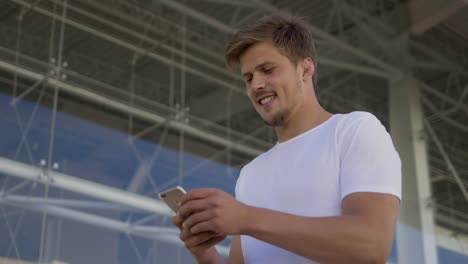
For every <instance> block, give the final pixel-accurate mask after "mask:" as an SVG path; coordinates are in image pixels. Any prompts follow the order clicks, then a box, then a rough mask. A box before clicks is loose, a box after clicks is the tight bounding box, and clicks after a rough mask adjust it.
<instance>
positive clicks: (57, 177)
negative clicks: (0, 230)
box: [0, 157, 171, 215]
mask: <svg viewBox="0 0 468 264" xmlns="http://www.w3.org/2000/svg"><path fill="white" fill-rule="evenodd" d="M0 172H2V173H5V174H7V175H11V176H15V177H18V178H22V179H26V180H31V181H35V182H38V183H41V184H44V185H48V186H51V187H57V188H60V189H64V190H68V191H71V192H75V193H80V194H84V195H87V196H91V197H94V198H98V199H102V200H105V201H109V202H114V203H117V204H122V205H126V206H130V207H134V208H138V209H141V210H145V211H148V212H152V213H157V214H162V215H170V214H171V210H170V209H169V208H168V207H167V205H165V204H164V203H163V202H161V201H160V200H156V199H152V198H149V197H146V196H142V195H138V194H135V193H131V192H127V191H123V190H120V189H117V188H113V187H110V186H107V185H104V184H100V183H96V182H92V181H88V180H84V179H80V178H77V177H73V176H69V175H66V174H63V173H59V172H55V171H47V170H45V169H44V168H40V167H35V166H31V165H27V164H24V163H21V162H17V161H13V160H10V159H6V158H1V157H0Z"/></svg>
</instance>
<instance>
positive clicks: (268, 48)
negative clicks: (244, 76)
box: [239, 43, 281, 73]
mask: <svg viewBox="0 0 468 264" xmlns="http://www.w3.org/2000/svg"><path fill="white" fill-rule="evenodd" d="M262 44H263V43H259V44H256V45H254V46H252V47H250V48H249V49H248V50H246V51H245V53H244V54H242V56H241V57H240V58H239V62H240V68H241V71H242V73H244V72H248V71H253V70H254V69H255V68H257V67H259V66H262V65H265V64H268V63H274V62H275V61H278V60H281V53H280V52H279V51H278V50H277V49H276V47H275V46H273V45H268V44H264V45H262Z"/></svg>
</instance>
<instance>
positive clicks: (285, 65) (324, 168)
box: [173, 16, 401, 263]
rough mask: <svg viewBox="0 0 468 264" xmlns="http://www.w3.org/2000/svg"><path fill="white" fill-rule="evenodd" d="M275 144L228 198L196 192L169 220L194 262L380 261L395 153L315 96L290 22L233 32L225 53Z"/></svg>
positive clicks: (357, 117)
mask: <svg viewBox="0 0 468 264" xmlns="http://www.w3.org/2000/svg"><path fill="white" fill-rule="evenodd" d="M226 58H227V61H228V63H229V64H233V63H239V64H240V68H241V72H242V76H243V77H244V79H245V82H246V86H247V95H248V97H249V98H250V100H251V102H252V105H253V106H254V107H255V109H256V111H257V112H258V113H259V115H260V116H261V118H262V119H263V120H264V121H265V123H266V124H267V125H270V126H273V127H274V129H275V131H276V135H277V138H278V143H277V144H276V145H275V146H274V147H273V148H272V149H270V150H269V151H267V152H266V153H264V154H262V155H260V156H259V157H257V158H255V159H254V160H253V161H252V162H250V163H249V164H247V165H246V166H245V167H244V168H242V170H241V173H240V176H239V179H238V181H237V184H236V198H237V199H234V198H233V197H231V196H230V195H229V194H227V193H225V192H222V191H220V190H216V189H196V190H192V191H190V192H188V193H187V194H186V195H185V196H184V197H183V199H182V200H181V207H180V209H179V211H178V212H177V214H176V216H175V217H174V218H173V222H174V224H176V225H177V226H178V227H179V228H180V229H181V235H180V237H181V239H182V240H183V241H184V243H185V245H186V247H187V248H188V249H189V251H190V252H191V253H192V255H193V256H194V257H195V258H196V260H197V261H198V262H199V263H224V259H223V258H222V257H221V256H220V255H219V254H218V253H217V251H216V249H215V248H214V245H215V244H217V243H218V242H220V241H221V240H223V239H224V238H225V237H226V236H227V235H232V236H233V239H232V244H231V251H230V255H229V260H228V263H317V262H323V263H385V262H386V260H387V258H388V256H389V254H390V249H391V245H392V241H393V233H394V228H395V224H396V220H397V215H398V209H399V206H400V196H401V169H400V159H399V157H398V154H397V152H396V151H395V149H394V147H393V144H392V141H391V139H390V136H389V135H388V133H387V132H386V130H385V128H384V127H383V126H382V125H381V123H380V122H379V121H378V120H377V119H376V118H375V117H374V116H373V115H371V114H369V113H366V112H353V113H350V114H335V115H332V114H330V113H328V112H327V111H325V110H324V109H323V108H322V107H321V106H320V104H319V103H318V101H317V99H316V96H315V91H314V90H315V84H316V63H315V58H316V57H315V49H314V45H313V42H312V36H311V34H310V32H308V30H306V28H305V27H304V26H303V24H302V23H301V22H300V21H298V20H296V19H290V18H283V17H278V16H270V17H265V18H262V19H260V20H258V21H257V22H255V23H254V24H252V25H250V26H247V27H245V28H243V29H241V30H240V31H239V32H238V33H236V34H235V35H234V37H233V39H232V41H231V42H230V43H229V45H228V47H227V51H226Z"/></svg>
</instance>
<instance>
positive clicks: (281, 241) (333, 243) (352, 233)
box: [245, 207, 386, 263]
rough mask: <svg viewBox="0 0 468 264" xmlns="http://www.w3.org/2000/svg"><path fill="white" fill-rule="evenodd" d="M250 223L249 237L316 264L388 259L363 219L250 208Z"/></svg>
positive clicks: (372, 231) (369, 224) (376, 236)
mask: <svg viewBox="0 0 468 264" xmlns="http://www.w3.org/2000/svg"><path fill="white" fill-rule="evenodd" d="M249 219H254V220H252V221H250V222H249V226H248V227H247V228H246V230H245V234H246V235H249V236H252V237H255V238H257V239H259V240H262V241H265V242H267V243H270V244H273V245H276V246H279V247H281V248H284V249H286V250H288V251H291V252H294V253H296V254H299V255H302V256H304V257H306V258H310V259H313V260H316V261H320V262H333V263H376V262H377V263H379V262H380V261H382V260H381V259H382V257H381V256H382V255H385V254H382V247H381V246H380V245H381V244H382V241H378V240H379V239H380V238H381V236H379V234H378V233H376V232H378V230H377V231H376V230H375V228H372V224H371V223H368V222H366V221H365V220H364V219H363V218H361V217H356V216H338V217H320V218H311V217H302V216H295V215H290V214H284V213H280V212H276V211H272V210H268V209H262V208H254V207H251V208H250V212H249ZM385 261H386V260H383V262H385Z"/></svg>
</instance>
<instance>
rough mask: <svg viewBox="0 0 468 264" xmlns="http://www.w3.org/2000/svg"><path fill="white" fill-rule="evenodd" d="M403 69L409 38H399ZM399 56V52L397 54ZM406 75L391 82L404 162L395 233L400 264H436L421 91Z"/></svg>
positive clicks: (394, 129) (393, 122) (393, 126)
mask: <svg viewBox="0 0 468 264" xmlns="http://www.w3.org/2000/svg"><path fill="white" fill-rule="evenodd" d="M395 50H399V51H401V52H400V53H399V54H400V55H401V57H400V56H397V57H398V58H399V59H400V62H399V64H400V65H403V67H408V66H407V65H409V61H408V60H409V58H410V56H409V54H408V52H407V38H404V39H399V41H398V43H397V44H396V49H395ZM397 54H398V52H397ZM403 73H404V74H403V76H402V77H401V78H399V79H398V80H391V81H390V83H389V95H390V130H391V135H392V138H393V142H394V144H395V147H396V149H397V151H398V153H399V154H400V158H401V161H402V173H403V180H402V185H403V186H402V187H403V188H402V204H401V209H400V216H399V222H398V226H397V230H396V240H397V243H396V245H397V256H398V263H401V264H405V263H426V264H436V263H438V258H437V247H436V240H435V234H434V231H435V230H434V213H435V209H434V208H433V207H432V206H431V203H430V201H431V184H430V176H429V164H428V152H427V146H426V140H427V138H426V137H425V134H424V122H423V118H424V115H423V111H422V106H421V102H420V99H419V97H420V96H419V94H420V90H419V87H418V86H417V85H416V83H415V82H414V81H413V80H412V78H411V71H410V70H409V67H408V69H403Z"/></svg>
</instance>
